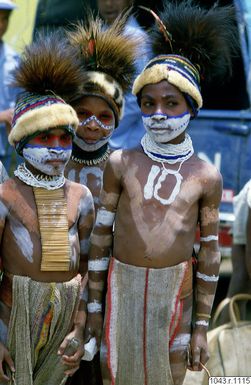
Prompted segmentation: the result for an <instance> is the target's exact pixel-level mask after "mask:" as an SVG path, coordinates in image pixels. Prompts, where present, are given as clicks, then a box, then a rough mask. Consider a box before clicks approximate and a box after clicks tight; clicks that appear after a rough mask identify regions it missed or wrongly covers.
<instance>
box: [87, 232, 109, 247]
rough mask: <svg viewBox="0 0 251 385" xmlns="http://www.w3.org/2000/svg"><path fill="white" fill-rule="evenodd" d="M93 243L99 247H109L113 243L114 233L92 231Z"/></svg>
mask: <svg viewBox="0 0 251 385" xmlns="http://www.w3.org/2000/svg"><path fill="white" fill-rule="evenodd" d="M91 243H92V244H93V245H95V246H98V247H102V248H103V247H109V246H111V244H112V235H97V234H94V233H92V235H91Z"/></svg>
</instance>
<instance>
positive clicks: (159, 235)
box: [87, 80, 222, 384]
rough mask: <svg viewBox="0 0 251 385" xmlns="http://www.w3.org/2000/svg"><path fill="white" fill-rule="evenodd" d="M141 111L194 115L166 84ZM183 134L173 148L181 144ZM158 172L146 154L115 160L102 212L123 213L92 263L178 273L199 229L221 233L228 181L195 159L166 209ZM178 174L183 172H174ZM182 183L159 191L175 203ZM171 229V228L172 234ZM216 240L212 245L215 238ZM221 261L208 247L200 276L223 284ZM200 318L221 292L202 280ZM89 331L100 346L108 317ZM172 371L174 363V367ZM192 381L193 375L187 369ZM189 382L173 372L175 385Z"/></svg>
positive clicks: (147, 93) (200, 332)
mask: <svg viewBox="0 0 251 385" xmlns="http://www.w3.org/2000/svg"><path fill="white" fill-rule="evenodd" d="M141 110H142V112H143V113H144V114H155V113H162V114H167V115H170V116H175V115H180V114H182V113H184V112H185V111H187V110H189V106H188V105H187V102H186V100H185V98H184V96H183V94H182V93H181V92H180V91H179V90H178V89H177V88H176V87H174V86H172V85H171V84H169V83H168V82H167V81H166V80H164V81H162V82H160V83H157V84H150V85H147V86H145V87H144V88H143V90H142V99H141ZM184 135H185V133H184V132H183V133H182V134H180V135H179V136H178V137H176V138H175V139H173V140H172V141H171V142H170V143H174V144H177V143H181V142H182V141H183V140H184ZM152 166H158V167H159V163H157V162H155V161H153V160H152V159H150V158H149V157H147V156H146V155H145V153H144V152H143V150H142V149H141V148H140V149H137V150H130V151H120V150H119V151H115V152H114V153H112V154H111V156H110V158H109V160H108V162H107V165H106V168H105V172H104V185H103V190H102V192H101V205H102V207H103V209H105V210H106V211H107V212H109V213H114V214H115V213H116V218H115V227H114V229H115V230H114V235H113V224H111V225H109V226H108V225H107V224H105V223H104V224H103V225H100V223H99V225H98V226H95V227H94V231H93V237H92V240H93V241H92V245H91V252H90V259H94V260H96V259H99V258H104V257H107V256H109V249H110V247H111V245H112V244H113V250H112V255H113V256H114V258H116V259H118V260H119V261H121V262H124V263H126V264H129V265H134V266H144V267H149V268H162V267H168V266H173V265H177V264H179V263H181V262H184V261H187V260H189V259H190V258H191V255H192V250H193V243H194V239H195V232H196V226H197V223H198V221H199V223H200V230H201V236H202V237H204V238H206V240H207V237H210V236H212V235H217V233H218V208H219V203H220V200H221V192H222V179H221V176H220V174H219V173H218V171H217V170H216V169H215V168H214V167H213V166H211V165H209V164H207V163H205V162H204V161H202V160H200V159H199V158H198V157H197V156H196V155H193V156H192V157H191V158H189V159H188V160H187V161H185V162H184V163H183V165H182V168H181V170H180V173H181V175H182V177H183V180H182V184H181V188H180V192H179V194H178V196H177V197H176V199H175V200H174V202H173V203H171V204H170V205H164V204H162V203H161V202H160V200H157V199H155V197H152V198H151V199H146V198H145V193H144V191H145V188H146V185H147V180H148V178H149V175H150V173H151V169H152ZM168 168H169V169H174V170H176V169H177V165H169V164H168ZM174 183H175V181H174V180H173V179H171V178H170V179H168V178H167V179H166V180H165V181H164V182H162V184H161V188H160V189H159V191H158V194H159V196H161V197H169V196H170V194H171V192H172V191H173V188H174ZM166 223H169V226H166ZM209 239H210V238H209ZM219 265H220V254H219V249H218V242H217V241H216V240H212V241H209V242H208V241H205V242H204V241H202V242H201V246H200V251H199V255H198V270H199V271H200V272H201V273H202V274H205V275H209V276H211V275H215V276H218V272H219ZM104 280H105V275H104V274H102V272H99V273H97V272H93V271H90V272H89V281H90V282H92V281H93V282H95V283H96V285H97V283H99V284H100V285H101V284H102V282H103V283H104ZM194 289H195V290H197V291H198V295H197V303H196V305H195V307H196V313H200V314H209V313H210V311H211V306H212V301H213V297H214V293H215V290H216V284H215V283H213V284H212V283H210V284H209V283H207V282H202V280H201V279H197V286H196V287H195V288H194ZM99 293H100V292H99V291H97V290H90V291H89V301H90V302H93V301H95V300H96V301H99V302H101V298H102V297H101V295H100V294H99ZM88 317H89V319H88V326H87V329H88V330H89V332H90V333H91V334H92V335H95V336H96V338H97V339H98V340H99V341H100V335H101V330H102V329H101V328H102V326H101V325H102V317H101V315H100V313H92V314H89V315H88ZM206 334H207V328H206V327H204V326H199V325H196V327H195V328H194V330H193V332H192V337H191V343H190V345H191V366H190V367H191V368H192V369H193V370H200V369H201V365H200V363H202V364H205V363H206V362H207V360H208V348H207V338H206ZM171 366H172V362H171ZM183 375H185V367H184V369H183ZM181 377H182V375H181V374H180V373H176V372H175V369H174V371H173V378H174V382H175V384H180V383H181V382H180V381H181V380H182V379H181Z"/></svg>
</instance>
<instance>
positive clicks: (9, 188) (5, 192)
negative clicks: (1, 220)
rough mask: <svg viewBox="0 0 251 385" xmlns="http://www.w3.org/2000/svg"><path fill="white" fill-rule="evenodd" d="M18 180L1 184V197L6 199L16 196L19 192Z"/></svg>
mask: <svg viewBox="0 0 251 385" xmlns="http://www.w3.org/2000/svg"><path fill="white" fill-rule="evenodd" d="M16 182H17V181H16V178H10V179H7V180H6V181H5V182H3V183H1V184H0V197H1V198H4V197H7V196H9V198H10V199H11V195H12V194H14V193H15V192H16V191H17V190H18V183H16Z"/></svg>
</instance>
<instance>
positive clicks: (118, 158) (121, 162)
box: [107, 148, 142, 170]
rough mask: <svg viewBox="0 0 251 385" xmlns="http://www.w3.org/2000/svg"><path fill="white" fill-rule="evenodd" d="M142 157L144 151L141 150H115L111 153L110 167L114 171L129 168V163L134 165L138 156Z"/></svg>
mask: <svg viewBox="0 0 251 385" xmlns="http://www.w3.org/2000/svg"><path fill="white" fill-rule="evenodd" d="M140 154H141V155H142V151H140V149H139V148H133V149H127V150H122V149H121V150H115V151H113V152H112V153H111V155H110V156H109V159H108V162H107V163H108V167H109V166H110V167H112V168H113V169H114V170H120V169H123V168H124V167H126V166H128V164H129V163H134V162H135V161H136V158H137V156H138V155H140Z"/></svg>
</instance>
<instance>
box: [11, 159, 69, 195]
mask: <svg viewBox="0 0 251 385" xmlns="http://www.w3.org/2000/svg"><path fill="white" fill-rule="evenodd" d="M14 175H15V176H16V177H17V178H18V179H20V180H21V181H22V182H24V183H25V184H28V185H29V186H32V187H41V188H45V189H47V190H56V189H58V188H60V187H62V186H63V185H64V184H65V177H64V175H63V174H62V175H42V174H41V175H34V174H32V172H31V171H30V170H28V168H27V167H26V166H25V164H24V163H22V164H20V165H19V166H18V168H17V169H16V170H15V171H14Z"/></svg>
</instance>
